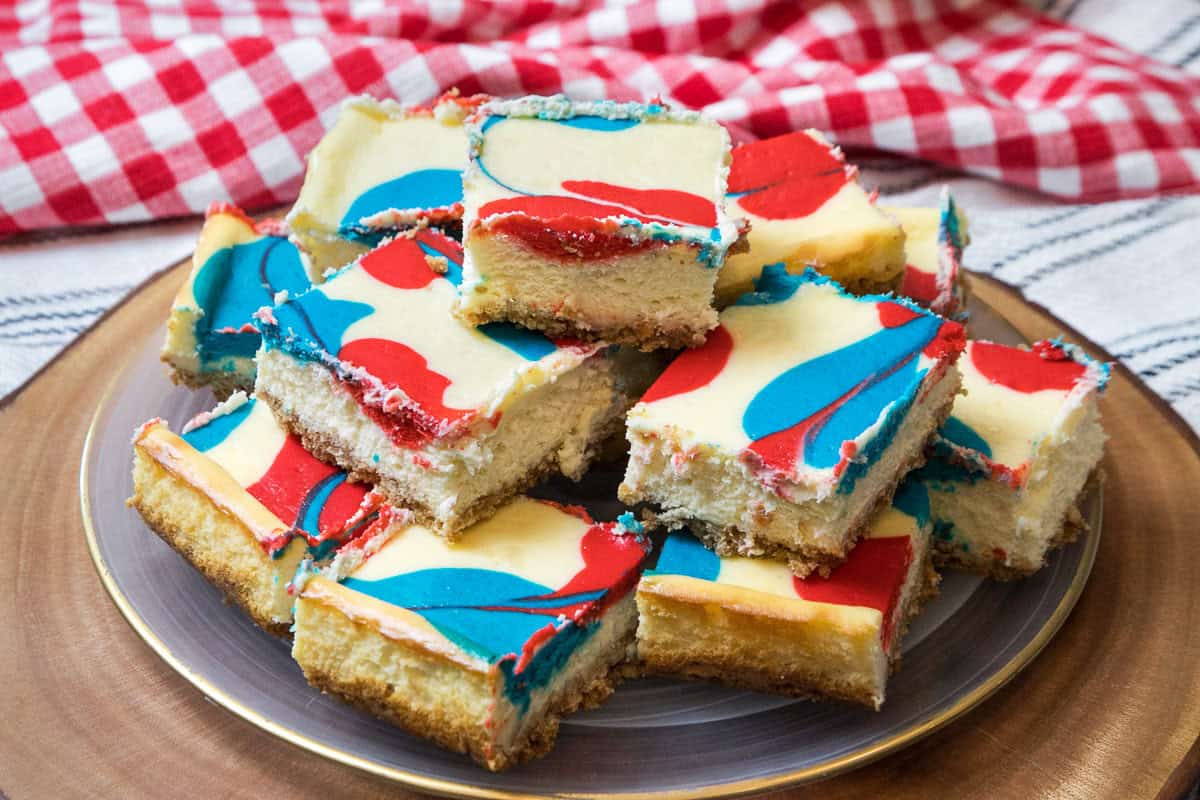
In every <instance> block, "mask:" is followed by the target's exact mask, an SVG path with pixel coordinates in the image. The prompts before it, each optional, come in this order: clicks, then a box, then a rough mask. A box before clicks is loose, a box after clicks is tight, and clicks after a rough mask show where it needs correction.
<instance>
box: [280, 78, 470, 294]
mask: <svg viewBox="0 0 1200 800" xmlns="http://www.w3.org/2000/svg"><path fill="white" fill-rule="evenodd" d="M484 99H485V98H484V97H482V96H479V97H469V98H465V97H458V96H457V95H452V94H448V95H444V96H442V97H441V98H439V99H438V100H437V102H435V103H434V104H433V105H432V106H401V105H399V104H398V103H396V102H394V101H392V100H375V99H373V98H371V97H367V96H365V95H364V96H362V97H354V98H351V99H349V100H347V101H346V102H345V103H343V105H342V109H341V113H340V114H339V115H338V118H337V122H335V123H334V126H333V127H332V128H331V129H330V130H329V132H328V133H326V134H325V136H324V137H323V138H322V139H321V141H320V142H318V143H317V146H316V148H314V149H313V151H312V152H311V153H309V156H308V170H307V172H306V173H305V176H304V185H303V186H301V187H300V196H299V197H298V198H297V199H296V204H295V206H293V208H292V210H291V213H289V214H288V222H289V223H290V224H291V226H292V230H293V231H294V232H295V235H296V237H297V239H298V240H299V241H300V243H301V245H302V246H303V247H304V249H305V250H306V251H307V252H308V253H309V255H310V257H311V258H312V260H313V263H314V264H316V265H317V267H318V268H319V269H320V270H321V271H325V270H327V269H332V268H336V267H341V266H344V265H346V264H348V263H350V262H351V261H353V260H354V259H355V258H357V257H358V256H359V255H362V253H364V252H366V251H367V250H368V249H369V248H370V246H372V245H373V244H374V243H376V242H378V241H379V239H380V238H381V237H382V236H386V235H391V234H393V233H395V231H396V230H398V229H400V228H405V227H410V226H412V225H415V224H418V223H421V222H425V223H427V224H430V225H439V226H448V227H449V228H457V227H458V225H459V223H460V220H461V219H462V171H463V170H464V169H465V168H466V166H467V135H466V133H465V131H464V130H463V127H462V118H463V115H464V114H465V113H466V112H467V111H469V110H470V109H471V108H473V107H474V106H476V105H478V104H479V103H481V102H483V100H484Z"/></svg>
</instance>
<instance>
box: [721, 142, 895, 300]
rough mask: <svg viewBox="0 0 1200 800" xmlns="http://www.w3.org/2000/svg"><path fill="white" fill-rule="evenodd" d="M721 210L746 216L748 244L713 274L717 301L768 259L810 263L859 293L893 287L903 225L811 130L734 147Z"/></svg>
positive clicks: (797, 265)
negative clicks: (892, 216)
mask: <svg viewBox="0 0 1200 800" xmlns="http://www.w3.org/2000/svg"><path fill="white" fill-rule="evenodd" d="M728 191H729V194H728V195H727V196H726V209H727V210H728V212H729V213H730V214H732V215H733V216H736V217H745V218H746V219H747V220H749V222H750V233H749V234H748V237H747V238H748V241H749V244H750V249H749V250H748V251H746V252H742V253H736V254H732V255H730V256H729V258H728V259H727V260H726V262H725V266H724V267H722V268H721V275H720V277H719V278H717V300H718V303H719V304H720V305H727V304H728V303H731V302H733V301H734V300H736V299H737V298H738V297H740V296H741V295H742V294H744V293H746V292H748V291H751V290H752V289H753V281H754V279H755V278H757V277H758V275H759V273H760V272H761V271H762V268H763V266H765V265H766V264H774V263H776V262H783V263H784V264H786V265H787V267H788V269H789V270H790V271H792V272H796V273H799V272H803V271H804V269H805V267H807V266H809V265H812V266H815V267H816V268H817V269H818V270H820V271H821V272H822V273H823V274H825V275H828V276H829V277H831V278H833V279H834V280H836V281H837V282H839V283H841V284H842V285H843V286H844V287H845V288H846V289H848V290H850V291H851V292H854V293H856V294H861V293H864V292H886V291H890V290H892V289H895V288H896V286H897V285H898V284H899V282H900V277H901V274H902V273H903V271H904V232H903V231H902V230H901V229H900V225H899V224H898V223H897V222H896V221H895V220H894V219H892V218H891V217H889V216H888V215H887V214H885V213H884V212H882V211H880V210H879V209H878V208H876V207H875V203H874V198H873V197H872V196H871V195H869V194H867V192H866V191H864V190H863V188H862V186H860V185H859V182H858V170H857V169H856V168H855V167H853V166H850V165H849V164H847V163H846V161H845V158H844V157H843V156H842V152H841V150H839V149H838V148H836V147H834V146H833V145H831V144H830V143H829V142H828V141H826V139H825V138H824V137H823V136H821V134H819V133H817V132H816V131H813V130H808V131H797V132H795V133H789V134H786V135H784V136H776V137H773V138H771V139H763V140H761V141H758V142H751V143H749V144H743V145H739V146H738V147H735V148H734V149H733V166H732V168H731V169H730V171H729V189H728Z"/></svg>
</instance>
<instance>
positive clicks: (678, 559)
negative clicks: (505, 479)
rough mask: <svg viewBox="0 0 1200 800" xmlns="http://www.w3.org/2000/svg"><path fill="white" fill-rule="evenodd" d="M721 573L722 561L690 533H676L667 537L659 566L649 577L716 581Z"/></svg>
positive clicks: (650, 572) (650, 571)
mask: <svg viewBox="0 0 1200 800" xmlns="http://www.w3.org/2000/svg"><path fill="white" fill-rule="evenodd" d="M720 572H721V559H720V558H718V557H717V554H716V553H714V552H713V551H711V550H709V549H708V548H707V547H705V546H704V545H702V544H701V543H700V540H699V539H697V538H696V537H695V536H692V534H691V533H690V532H688V531H675V532H673V533H672V534H671V535H670V536H668V537H667V541H666V543H665V544H664V545H663V549H662V554H661V555H660V556H659V557H658V564H657V565H656V566H655V567H654V569H652V570H649V571H648V572H647V574H649V575H687V576H689V577H692V578H700V579H701V580H705V581H715V580H716V579H717V575H719V574H720Z"/></svg>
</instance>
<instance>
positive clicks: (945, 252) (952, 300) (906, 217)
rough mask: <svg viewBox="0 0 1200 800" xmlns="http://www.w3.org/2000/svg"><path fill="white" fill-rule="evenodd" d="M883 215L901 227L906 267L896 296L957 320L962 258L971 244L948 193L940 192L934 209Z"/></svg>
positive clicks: (961, 299)
mask: <svg viewBox="0 0 1200 800" xmlns="http://www.w3.org/2000/svg"><path fill="white" fill-rule="evenodd" d="M887 212H888V213H889V214H891V215H892V216H893V217H895V218H896V219H898V220H900V224H901V225H902V226H904V234H905V239H904V252H905V258H906V262H907V263H906V264H905V267H904V279H903V280H902V281H901V283H900V290H899V291H900V294H902V295H904V296H905V297H908V298H910V299H912V300H916V301H917V302H918V303H920V304H921V305H923V306H925V307H926V308H928V309H930V310H932V311H934V312H935V313H937V314H941V315H942V316H943V317H954V316H957V315H958V314H959V313H960V312H962V311H963V310H964V307H965V302H966V296H965V295H966V280H967V278H966V275H964V274H963V271H962V254H963V250H964V249H965V248H966V246H967V244H969V243H970V241H971V240H970V236H968V234H967V219H966V216H964V215H963V213H962V211H961V210H959V208H958V205H957V204H956V203H955V202H954V197H953V196H951V194H950V191H949V189H943V190H942V201H941V205H940V206H939V207H938V208H889V209H887Z"/></svg>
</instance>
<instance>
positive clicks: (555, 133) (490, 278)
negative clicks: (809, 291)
mask: <svg viewBox="0 0 1200 800" xmlns="http://www.w3.org/2000/svg"><path fill="white" fill-rule="evenodd" d="M467 130H468V134H469V136H470V142H471V144H470V158H471V163H470V166H469V167H468V169H467V172H466V173H465V174H464V176H463V192H464V200H463V202H464V206H465V210H464V215H463V237H464V239H463V241H464V246H465V248H466V261H465V263H464V265H463V273H464V280H463V287H462V295H461V300H460V302H459V306H458V312H459V315H460V316H461V317H462V318H463V319H464V320H467V321H468V322H471V323H472V324H476V325H478V324H483V323H486V322H492V321H496V320H507V321H510V322H516V323H519V324H521V325H524V326H526V327H529V328H534V329H537V330H541V331H545V332H546V333H548V334H550V335H553V336H573V337H577V338H580V339H586V340H594V339H600V340H604V341H607V342H610V343H616V344H628V345H635V346H638V347H641V348H643V349H647V350H648V349H654V348H659V347H684V346H691V345H697V344H699V343H700V342H702V341H703V340H704V334H705V332H706V331H708V330H709V329H710V328H712V327H713V326H714V325H716V321H717V317H716V311H714V310H713V308H712V293H713V283H714V281H715V280H716V277H717V269H718V268H719V267H720V266H721V264H722V262H723V261H724V259H725V254H726V251H727V250H729V248H730V247H731V246H733V245H734V244H735V243H736V242H738V241H739V235H740V234H739V228H738V226H737V225H735V224H734V223H733V222H731V221H730V220H729V219H728V218H727V217H726V216H725V211H724V207H723V206H724V203H723V198H724V195H725V176H726V173H727V172H728V169H729V136H728V134H727V133H726V132H725V129H724V128H722V127H721V126H720V125H718V124H717V123H716V122H714V121H712V120H709V119H707V118H705V117H702V116H700V115H699V114H697V113H695V112H692V111H675V110H671V109H669V108H668V107H666V106H665V105H662V104H661V103H651V104H648V105H643V104H640V103H614V102H612V101H601V102H571V101H569V100H567V99H566V98H564V97H562V96H556V97H525V98H521V99H518V100H505V101H491V102H489V103H486V104H484V105H483V106H481V107H480V109H479V111H478V112H477V113H476V114H475V115H473V116H472V117H471V118H469V119H468V122H467Z"/></svg>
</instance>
